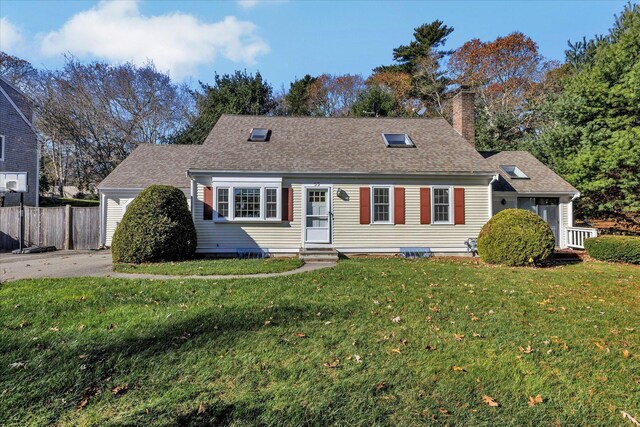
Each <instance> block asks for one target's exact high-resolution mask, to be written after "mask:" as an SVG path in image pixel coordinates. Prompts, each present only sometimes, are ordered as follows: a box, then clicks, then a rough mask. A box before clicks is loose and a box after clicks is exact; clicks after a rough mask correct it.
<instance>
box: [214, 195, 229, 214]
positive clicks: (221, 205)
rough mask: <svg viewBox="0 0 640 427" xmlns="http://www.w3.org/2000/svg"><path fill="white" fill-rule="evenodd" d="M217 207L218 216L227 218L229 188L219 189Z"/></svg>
mask: <svg viewBox="0 0 640 427" xmlns="http://www.w3.org/2000/svg"><path fill="white" fill-rule="evenodd" d="M216 196H217V209H216V211H217V212H218V218H226V217H228V216H229V189H228V188H218V189H217V194H216Z"/></svg>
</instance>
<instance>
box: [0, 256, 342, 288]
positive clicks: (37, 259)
mask: <svg viewBox="0 0 640 427" xmlns="http://www.w3.org/2000/svg"><path fill="white" fill-rule="evenodd" d="M335 265H336V263H335V262H314V263H309V264H304V265H302V266H301V267H299V268H296V269H295V270H289V271H283V272H281V273H261V274H248V275H215V276H197V275H191V276H169V275H160V274H136V273H115V272H114V271H113V266H112V264H111V252H109V251H56V252H47V253H42V254H23V255H14V254H11V253H0V282H5V281H9V280H20V279H44V278H60V277H113V278H118V279H158V280H170V279H203V280H222V279H239V278H256V279H258V278H265V277H279V276H289V275H291V274H298V273H305V272H308V271H314V270H320V269H323V268H329V267H333V266H335Z"/></svg>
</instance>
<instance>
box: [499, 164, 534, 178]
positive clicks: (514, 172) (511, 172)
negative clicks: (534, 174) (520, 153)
mask: <svg viewBox="0 0 640 427" xmlns="http://www.w3.org/2000/svg"><path fill="white" fill-rule="evenodd" d="M500 169H502V170H503V171H504V173H506V174H507V175H508V176H509V178H515V179H528V178H529V177H528V176H527V174H525V173H524V172H522V171H521V170H520V168H519V167H517V166H508V165H502V166H500Z"/></svg>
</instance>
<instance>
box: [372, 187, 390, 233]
mask: <svg viewBox="0 0 640 427" xmlns="http://www.w3.org/2000/svg"><path fill="white" fill-rule="evenodd" d="M392 205H393V188H392V187H372V188H371V210H372V218H373V223H374V224H391V223H393V218H392V214H393V210H392V209H391V206H392Z"/></svg>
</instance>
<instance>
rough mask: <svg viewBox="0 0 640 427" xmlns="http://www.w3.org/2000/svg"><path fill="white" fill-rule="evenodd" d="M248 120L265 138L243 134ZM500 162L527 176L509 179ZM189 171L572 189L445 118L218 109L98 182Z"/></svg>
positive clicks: (129, 182) (147, 179)
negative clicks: (448, 179) (386, 136)
mask: <svg viewBox="0 0 640 427" xmlns="http://www.w3.org/2000/svg"><path fill="white" fill-rule="evenodd" d="M254 127H263V128H267V129H270V130H271V134H270V138H269V141H266V142H248V141H247V139H248V137H249V133H250V131H251V129H252V128H254ZM382 133H407V134H408V135H409V136H410V138H411V139H412V141H413V142H414V144H415V148H387V147H386V145H385V143H384V141H383V140H382ZM501 165H515V166H518V168H520V169H521V170H522V171H523V172H524V173H525V174H526V175H527V176H528V177H529V179H512V178H509V176H508V175H507V174H506V173H505V172H504V171H502V170H501V169H500V166H501ZM187 169H189V170H192V171H198V170H203V171H245V172H279V173H305V172H307V173H309V172H311V173H321V172H327V173H339V174H347V173H370V174H398V175H403V174H428V173H442V174H465V173H496V172H498V173H499V180H498V181H497V182H495V183H494V184H493V185H494V190H496V191H517V192H519V193H550V194H553V193H577V192H578V191H577V190H576V189H575V188H574V187H573V186H571V185H570V184H569V183H568V182H566V181H565V180H564V179H562V178H561V177H559V176H558V175H556V174H555V173H554V172H553V171H552V170H551V169H549V168H548V167H547V166H545V165H544V164H543V163H541V162H540V161H539V160H537V159H536V158H535V157H534V156H532V155H531V154H529V153H527V152H525V151H503V152H498V153H496V152H482V153H478V152H477V151H476V150H475V148H474V147H473V146H472V145H471V144H469V143H467V142H466V141H465V140H464V139H463V138H462V137H461V136H460V135H459V134H458V133H457V132H456V131H455V130H453V128H452V127H451V126H450V125H449V124H448V123H447V122H446V121H445V120H444V119H397V118H365V119H358V118H317V117H266V116H232V115H223V116H222V117H221V118H220V120H219V121H218V123H217V124H216V126H215V127H214V128H213V130H212V131H211V133H210V134H209V136H208V137H207V139H206V141H205V143H204V144H203V145H195V146H194V145H141V146H139V147H138V148H137V149H136V150H134V151H133V153H131V155H130V156H129V157H128V158H127V159H125V160H124V161H123V162H122V163H121V164H120V165H119V166H118V167H117V168H116V169H115V170H114V171H113V172H112V173H111V174H110V175H109V176H108V177H107V178H105V179H104V180H103V181H102V182H101V183H100V184H99V185H98V188H100V189H106V188H146V187H148V186H149V185H152V184H167V185H173V186H176V187H180V188H188V187H189V184H190V183H189V179H188V178H187V176H186V171H187Z"/></svg>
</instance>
